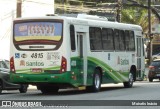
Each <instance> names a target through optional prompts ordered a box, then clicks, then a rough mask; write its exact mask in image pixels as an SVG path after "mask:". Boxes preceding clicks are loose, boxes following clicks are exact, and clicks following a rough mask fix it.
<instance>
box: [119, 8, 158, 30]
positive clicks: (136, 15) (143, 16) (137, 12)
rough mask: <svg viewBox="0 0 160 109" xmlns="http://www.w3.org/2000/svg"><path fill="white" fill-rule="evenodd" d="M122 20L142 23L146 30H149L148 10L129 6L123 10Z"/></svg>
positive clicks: (153, 17) (152, 18)
mask: <svg viewBox="0 0 160 109" xmlns="http://www.w3.org/2000/svg"><path fill="white" fill-rule="evenodd" d="M121 14H122V18H121V19H122V22H124V23H132V24H137V25H140V26H141V27H142V28H143V31H144V32H147V31H148V17H147V15H148V14H147V10H146V9H140V8H132V7H130V8H127V9H123V10H122V12H121ZM154 19H155V16H152V17H151V22H152V24H153V23H154Z"/></svg>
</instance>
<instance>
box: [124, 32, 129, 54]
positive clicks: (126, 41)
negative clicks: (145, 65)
mask: <svg viewBox="0 0 160 109" xmlns="http://www.w3.org/2000/svg"><path fill="white" fill-rule="evenodd" d="M129 38H130V37H129V31H128V30H126V31H125V44H126V51H129V40H130V39H129Z"/></svg>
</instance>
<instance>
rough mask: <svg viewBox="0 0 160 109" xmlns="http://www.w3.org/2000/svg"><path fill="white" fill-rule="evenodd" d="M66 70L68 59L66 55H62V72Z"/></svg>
mask: <svg viewBox="0 0 160 109" xmlns="http://www.w3.org/2000/svg"><path fill="white" fill-rule="evenodd" d="M66 70H67V60H66V58H65V57H63V56H62V61H61V69H60V73H63V72H65V71H66Z"/></svg>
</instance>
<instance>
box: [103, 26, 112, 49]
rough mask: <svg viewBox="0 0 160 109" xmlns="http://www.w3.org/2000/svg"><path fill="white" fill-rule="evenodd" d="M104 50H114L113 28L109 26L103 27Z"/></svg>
mask: <svg viewBox="0 0 160 109" xmlns="http://www.w3.org/2000/svg"><path fill="white" fill-rule="evenodd" d="M102 44H103V50H114V43H113V30H112V29H109V28H103V29H102Z"/></svg>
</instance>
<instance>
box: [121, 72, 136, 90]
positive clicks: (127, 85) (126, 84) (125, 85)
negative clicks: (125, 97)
mask: <svg viewBox="0 0 160 109" xmlns="http://www.w3.org/2000/svg"><path fill="white" fill-rule="evenodd" d="M133 81H134V80H133V74H132V73H129V80H128V81H127V82H123V85H124V87H125V88H131V87H132V86H133Z"/></svg>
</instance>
